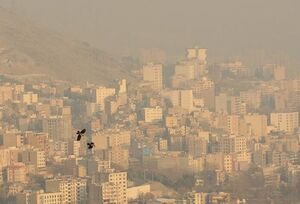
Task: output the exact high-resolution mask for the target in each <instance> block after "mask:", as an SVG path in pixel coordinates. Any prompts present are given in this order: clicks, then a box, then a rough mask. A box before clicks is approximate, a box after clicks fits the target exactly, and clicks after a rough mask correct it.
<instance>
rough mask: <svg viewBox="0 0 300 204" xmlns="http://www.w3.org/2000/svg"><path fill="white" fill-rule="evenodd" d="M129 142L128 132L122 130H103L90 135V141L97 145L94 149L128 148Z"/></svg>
mask: <svg viewBox="0 0 300 204" xmlns="http://www.w3.org/2000/svg"><path fill="white" fill-rule="evenodd" d="M130 140H131V135H130V131H124V130H123V131H122V130H105V131H99V132H96V133H94V134H93V135H92V141H93V142H94V143H95V144H97V145H96V147H95V149H108V148H113V147H117V146H129V145H130Z"/></svg>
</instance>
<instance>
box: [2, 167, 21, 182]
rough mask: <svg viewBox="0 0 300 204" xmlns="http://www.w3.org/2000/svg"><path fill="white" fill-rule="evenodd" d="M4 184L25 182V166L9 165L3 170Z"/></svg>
mask: <svg viewBox="0 0 300 204" xmlns="http://www.w3.org/2000/svg"><path fill="white" fill-rule="evenodd" d="M4 174H5V176H4V177H5V178H6V182H8V183H10V182H20V183H25V182H26V166H25V164H24V163H21V162H17V163H13V164H11V165H9V166H8V167H6V169H5V172H4Z"/></svg>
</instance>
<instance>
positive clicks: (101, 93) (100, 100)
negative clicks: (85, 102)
mask: <svg viewBox="0 0 300 204" xmlns="http://www.w3.org/2000/svg"><path fill="white" fill-rule="evenodd" d="M122 91H124V87H123V90H122ZM115 94H116V90H115V89H114V88H106V87H102V86H101V87H98V88H96V89H95V90H93V102H95V103H96V104H97V105H98V107H99V110H100V111H104V110H105V99H106V98H107V97H109V96H114V95H115Z"/></svg>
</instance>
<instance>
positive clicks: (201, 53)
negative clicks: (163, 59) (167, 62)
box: [186, 48, 207, 79]
mask: <svg viewBox="0 0 300 204" xmlns="http://www.w3.org/2000/svg"><path fill="white" fill-rule="evenodd" d="M206 52H207V49H199V48H190V49H187V56H186V57H187V59H188V60H189V61H190V63H194V66H195V78H197V79H199V78H200V77H201V76H203V75H204V74H206V73H207V61H206V58H207V53H206Z"/></svg>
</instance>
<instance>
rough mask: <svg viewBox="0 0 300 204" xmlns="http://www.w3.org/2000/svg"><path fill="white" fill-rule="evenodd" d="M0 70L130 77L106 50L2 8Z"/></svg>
mask: <svg viewBox="0 0 300 204" xmlns="http://www.w3.org/2000/svg"><path fill="white" fill-rule="evenodd" d="M0 72H1V73H4V74H17V75H20V74H46V75H49V76H51V77H53V78H55V79H60V80H66V81H78V82H84V81H91V82H94V83H98V84H107V83H109V82H111V81H112V80H113V79H116V78H120V77H126V76H127V77H129V78H130V74H129V71H128V70H126V68H125V67H124V65H123V64H122V63H120V62H119V61H118V60H116V59H113V58H112V57H110V56H109V55H107V54H106V53H104V52H102V51H100V50H97V49H94V48H91V47H89V45H87V44H85V43H80V42H76V41H72V40H68V39H65V38H64V37H62V36H60V35H58V34H56V33H51V32H49V31H46V30H44V29H41V28H39V27H37V26H35V25H32V24H31V23H28V22H25V21H23V20H22V19H18V18H17V17H16V16H14V15H13V14H11V13H9V12H7V11H5V10H4V9H1V8H0Z"/></svg>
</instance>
